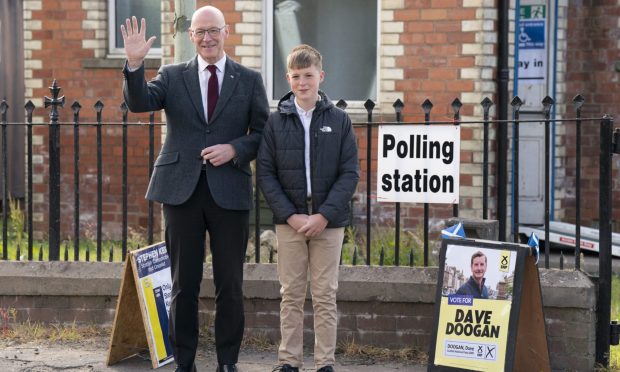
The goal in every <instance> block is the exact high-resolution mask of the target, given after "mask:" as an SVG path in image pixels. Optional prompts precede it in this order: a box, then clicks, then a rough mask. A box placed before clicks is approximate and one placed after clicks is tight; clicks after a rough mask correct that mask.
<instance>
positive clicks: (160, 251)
mask: <svg viewBox="0 0 620 372" xmlns="http://www.w3.org/2000/svg"><path fill="white" fill-rule="evenodd" d="M132 255H133V264H134V265H135V267H134V268H135V274H136V276H137V278H136V283H137V287H138V292H139V297H140V299H141V301H142V308H143V309H144V311H145V313H146V314H145V316H146V317H145V320H144V322H145V326H146V327H147V332H146V333H147V337H149V338H150V340H149V341H150V342H149V344H150V345H152V350H151V353H152V357H153V356H154V360H153V365H154V366H156V367H155V368H157V367H161V366H163V365H165V364H168V363H170V362H172V360H173V355H172V345H170V341H169V340H168V315H169V313H170V301H171V292H172V279H171V275H170V258H169V257H168V252H167V250H166V245H165V243H163V242H162V243H159V244H155V245H152V246H149V247H146V248H143V249H140V250H138V251H134V252H132ZM153 354H154V355H153ZM155 362H156V363H155Z"/></svg>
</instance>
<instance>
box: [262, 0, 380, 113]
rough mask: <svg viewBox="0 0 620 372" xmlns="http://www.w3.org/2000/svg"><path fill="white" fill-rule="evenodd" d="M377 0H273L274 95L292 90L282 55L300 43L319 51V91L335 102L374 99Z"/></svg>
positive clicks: (276, 96) (275, 96)
mask: <svg viewBox="0 0 620 372" xmlns="http://www.w3.org/2000/svg"><path fill="white" fill-rule="evenodd" d="M377 22H378V21H377V0H329V1H328V0H273V85H272V86H273V99H276V100H277V99H279V98H280V97H282V96H283V95H284V94H285V93H286V92H288V91H289V90H290V88H289V85H288V83H287V81H286V56H287V55H288V54H289V52H290V51H291V49H292V48H293V47H294V46H296V45H298V44H309V45H311V46H313V47H315V48H317V49H318V50H319V52H321V54H322V55H323V70H324V71H325V81H324V82H323V83H322V84H321V90H324V91H325V92H327V94H328V95H329V96H330V98H332V99H333V100H334V101H335V100H338V99H341V98H342V99H345V100H355V101H365V100H366V99H368V98H370V99H375V98H376V90H377V89H376V75H377Z"/></svg>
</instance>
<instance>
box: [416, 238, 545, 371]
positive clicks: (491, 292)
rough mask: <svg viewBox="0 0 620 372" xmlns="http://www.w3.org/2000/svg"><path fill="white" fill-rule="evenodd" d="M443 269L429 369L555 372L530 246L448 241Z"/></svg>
mask: <svg viewBox="0 0 620 372" xmlns="http://www.w3.org/2000/svg"><path fill="white" fill-rule="evenodd" d="M439 267H440V269H442V270H440V275H439V276H438V283H437V292H436V301H435V312H436V313H435V323H434V328H433V339H432V341H431V350H430V352H429V365H428V370H429V371H513V370H515V371H517V370H536V371H539V370H540V371H548V370H550V368H549V359H548V348H547V342H546V334H545V324H544V316H543V315H542V296H541V292H540V282H539V277H538V271H537V268H536V264H535V262H534V259H533V256H532V251H531V249H530V248H528V247H526V246H523V245H519V244H510V243H501V242H491V241H479V240H472V239H444V240H443V243H442V248H441V251H440V266H439ZM526 335H527V336H526ZM519 337H524V338H525V337H527V338H528V343H529V344H528V346H531V347H523V346H522V347H521V348H519V347H517V343H516V340H517V339H518V338H519Z"/></svg>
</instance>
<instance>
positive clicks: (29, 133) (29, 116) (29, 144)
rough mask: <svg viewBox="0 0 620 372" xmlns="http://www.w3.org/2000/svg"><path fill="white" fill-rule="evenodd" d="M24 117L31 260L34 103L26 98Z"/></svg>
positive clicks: (31, 254)
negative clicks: (25, 120)
mask: <svg viewBox="0 0 620 372" xmlns="http://www.w3.org/2000/svg"><path fill="white" fill-rule="evenodd" d="M24 107H25V108H26V119H27V123H28V127H27V130H26V138H27V140H26V141H27V147H28V148H27V151H28V156H27V159H26V164H27V165H26V166H27V170H26V172H27V174H28V190H27V198H28V200H27V210H28V219H27V221H28V222H27V223H28V227H27V231H28V260H29V261H32V260H33V252H32V235H33V234H32V113H33V112H34V103H32V101H30V100H28V102H26V105H25V106H24Z"/></svg>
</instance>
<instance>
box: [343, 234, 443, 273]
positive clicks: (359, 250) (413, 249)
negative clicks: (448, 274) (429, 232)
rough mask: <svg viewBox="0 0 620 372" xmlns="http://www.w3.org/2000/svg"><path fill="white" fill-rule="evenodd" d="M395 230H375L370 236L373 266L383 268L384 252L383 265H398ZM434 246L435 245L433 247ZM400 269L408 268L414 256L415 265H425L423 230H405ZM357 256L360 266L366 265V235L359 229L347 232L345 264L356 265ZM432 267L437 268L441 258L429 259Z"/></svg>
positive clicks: (401, 245)
mask: <svg viewBox="0 0 620 372" xmlns="http://www.w3.org/2000/svg"><path fill="white" fill-rule="evenodd" d="M395 242H396V234H395V230H394V229H393V228H390V227H373V228H371V232H370V264H371V265H373V266H376V265H380V264H381V255H382V254H381V252H382V251H383V265H384V266H391V265H395V262H396V261H395V251H396V249H395V247H396V243H395ZM430 244H431V246H432V242H431V243H430ZM399 249H400V252H399V255H398V257H399V265H400V266H408V265H409V261H410V255H411V253H413V265H414V266H423V265H424V232H423V230H422V226H421V225H420V226H418V228H416V229H415V230H401V233H400V247H399ZM355 255H356V256H357V259H356V264H357V265H365V264H366V256H367V252H366V231H365V230H364V231H358V230H357V229H356V228H355V227H347V228H346V229H345V243H344V245H343V247H342V263H343V264H344V265H352V264H353V261H354V260H353V258H354V256H355ZM429 256H430V257H429V265H433V264H435V265H436V264H437V257H436V256H435V255H433V254H430V255H429Z"/></svg>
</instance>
